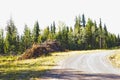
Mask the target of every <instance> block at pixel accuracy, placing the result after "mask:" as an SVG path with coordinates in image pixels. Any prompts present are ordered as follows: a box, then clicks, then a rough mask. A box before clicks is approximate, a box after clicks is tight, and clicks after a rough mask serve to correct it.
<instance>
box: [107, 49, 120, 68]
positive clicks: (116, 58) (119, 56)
mask: <svg viewBox="0 0 120 80" xmlns="http://www.w3.org/2000/svg"><path fill="white" fill-rule="evenodd" d="M109 60H110V61H111V63H112V64H113V66H114V67H118V68H120V50H116V51H115V53H114V54H112V55H110V56H109Z"/></svg>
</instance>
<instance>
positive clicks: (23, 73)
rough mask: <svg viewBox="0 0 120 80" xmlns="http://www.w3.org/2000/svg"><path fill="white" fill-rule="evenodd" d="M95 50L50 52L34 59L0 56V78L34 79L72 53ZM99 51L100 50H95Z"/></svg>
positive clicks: (5, 79)
mask: <svg viewBox="0 0 120 80" xmlns="http://www.w3.org/2000/svg"><path fill="white" fill-rule="evenodd" d="M94 51H95V50H87V51H69V52H56V53H51V55H50V56H42V57H39V58H36V59H27V60H20V61H18V60H17V57H18V56H12V55H11V56H0V80H8V79H9V80H16V79H17V80H21V79H22V80H29V79H33V80H36V79H37V78H40V77H41V75H42V74H43V73H44V72H45V71H46V70H49V69H51V68H52V67H53V66H55V65H57V62H58V61H61V60H63V59H65V58H67V57H69V56H72V55H74V54H81V53H90V52H94ZM96 51H100V50H96Z"/></svg>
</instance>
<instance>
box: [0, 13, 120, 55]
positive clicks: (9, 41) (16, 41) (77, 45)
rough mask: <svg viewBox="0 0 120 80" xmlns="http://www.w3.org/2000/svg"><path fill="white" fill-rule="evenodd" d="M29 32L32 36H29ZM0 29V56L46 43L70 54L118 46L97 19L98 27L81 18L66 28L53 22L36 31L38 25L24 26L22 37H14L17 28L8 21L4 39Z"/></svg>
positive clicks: (105, 27) (115, 40) (62, 24)
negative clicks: (67, 50)
mask: <svg viewBox="0 0 120 80" xmlns="http://www.w3.org/2000/svg"><path fill="white" fill-rule="evenodd" d="M31 31H32V32H31ZM3 33H4V32H3V29H0V54H3V53H6V54H19V53H23V52H24V51H25V50H26V49H28V48H30V47H31V46H32V44H33V43H36V44H40V43H42V42H44V41H46V40H49V39H50V40H58V41H59V42H60V44H61V45H62V47H63V48H65V49H70V50H84V49H85V50H86V49H99V48H100V49H101V48H111V47H116V46H120V36H119V35H118V36H116V35H115V34H111V33H110V32H109V31H108V30H107V26H106V24H104V25H103V23H102V20H101V19H100V21H99V23H98V25H97V23H96V21H93V20H92V19H90V18H88V20H87V21H86V19H85V15H84V14H83V15H82V17H80V16H76V17H75V24H74V26H71V27H69V26H67V25H66V24H65V23H64V22H60V23H59V24H58V26H56V24H55V22H54V21H53V23H52V24H51V25H50V26H47V27H46V28H44V29H43V30H40V27H39V23H38V21H36V22H35V24H34V26H33V29H32V30H31V29H30V28H29V27H28V26H27V25H25V28H24V33H23V34H22V35H18V32H17V28H16V26H15V24H14V22H13V20H12V19H10V20H9V22H8V23H7V28H6V35H5V36H4V34H3Z"/></svg>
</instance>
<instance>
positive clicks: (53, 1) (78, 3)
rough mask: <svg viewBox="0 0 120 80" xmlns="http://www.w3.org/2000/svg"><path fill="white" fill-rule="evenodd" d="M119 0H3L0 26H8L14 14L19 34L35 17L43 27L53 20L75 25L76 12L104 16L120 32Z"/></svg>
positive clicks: (97, 16) (108, 24) (113, 31)
mask: <svg viewBox="0 0 120 80" xmlns="http://www.w3.org/2000/svg"><path fill="white" fill-rule="evenodd" d="M119 5H120V3H119V0H0V28H3V29H5V26H6V23H7V21H8V20H9V19H10V17H11V16H12V18H13V20H14V22H15V25H16V26H17V28H18V31H19V33H21V32H22V31H23V29H24V24H27V25H28V26H29V27H31V28H32V27H33V25H34V23H35V21H36V20H38V21H39V24H40V27H46V26H48V25H50V24H51V23H52V22H53V21H55V22H56V23H57V22H58V21H63V22H65V23H66V25H68V26H73V25H74V19H75V16H77V15H79V14H80V15H82V14H83V13H84V14H85V16H86V19H87V18H88V17H90V18H91V19H93V20H97V21H98V20H99V18H101V19H102V21H103V22H104V23H105V24H106V25H107V28H108V30H109V31H110V32H112V33H115V34H120V31H119V28H120V9H119V8H120V7H119Z"/></svg>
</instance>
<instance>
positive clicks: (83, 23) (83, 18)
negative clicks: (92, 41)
mask: <svg viewBox="0 0 120 80" xmlns="http://www.w3.org/2000/svg"><path fill="white" fill-rule="evenodd" d="M85 25H86V20H85V16H84V14H83V15H82V26H83V27H85Z"/></svg>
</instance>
